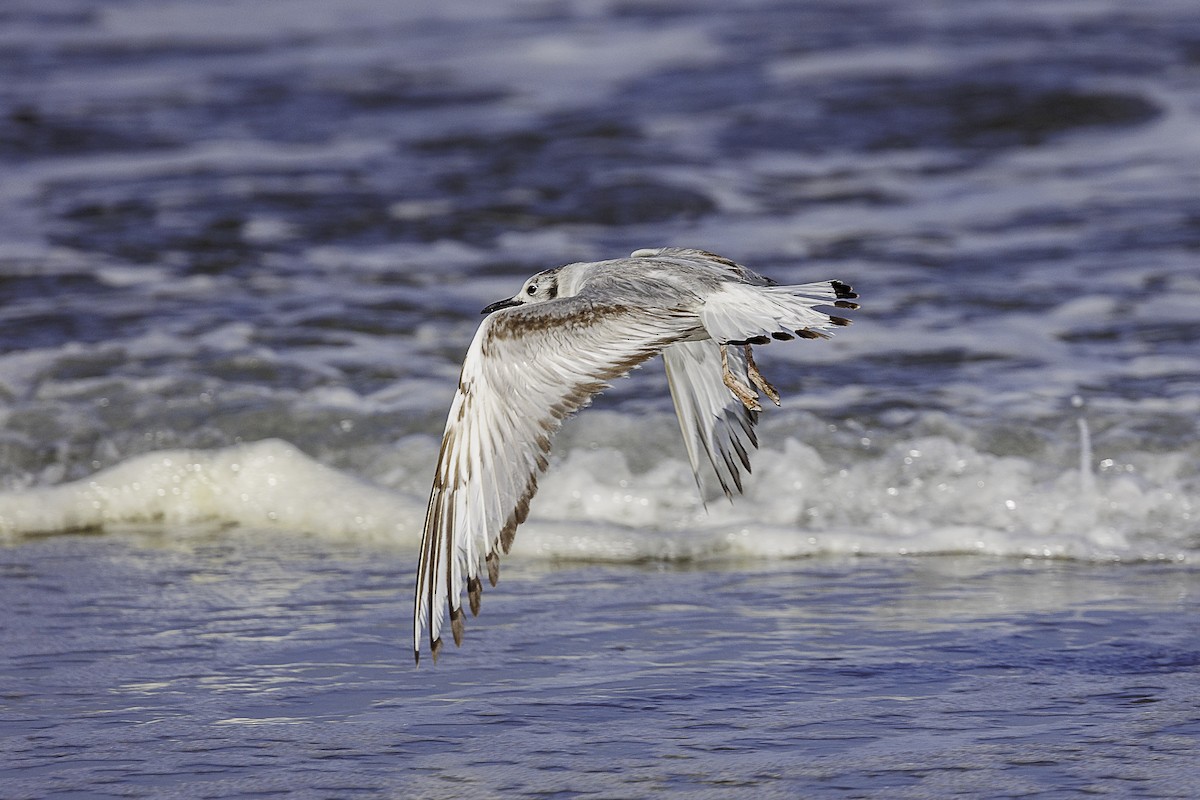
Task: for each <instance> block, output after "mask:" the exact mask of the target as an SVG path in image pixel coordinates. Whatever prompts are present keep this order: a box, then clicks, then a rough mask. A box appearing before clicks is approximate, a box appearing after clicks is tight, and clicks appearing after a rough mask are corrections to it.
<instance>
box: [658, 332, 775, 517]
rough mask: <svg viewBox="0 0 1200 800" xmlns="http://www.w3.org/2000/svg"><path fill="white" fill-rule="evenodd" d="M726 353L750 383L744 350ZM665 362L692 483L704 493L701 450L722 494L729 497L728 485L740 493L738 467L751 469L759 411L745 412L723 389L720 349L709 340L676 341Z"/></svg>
mask: <svg viewBox="0 0 1200 800" xmlns="http://www.w3.org/2000/svg"><path fill="white" fill-rule="evenodd" d="M726 357H727V359H728V363H729V370H730V372H732V373H733V375H734V377H736V378H737V379H738V380H740V381H742V382H743V383H748V382H749V378H748V377H747V374H746V358H745V355H744V354H743V352H742V348H740V347H731V348H729V349H728V350H727V351H726ZM663 363H664V364H666V367H667V384H668V385H669V386H670V387H671V398H672V399H673V400H674V401H675V413H676V414H677V415H678V416H679V427H680V429H681V430H682V431H683V442H684V444H685V445H686V446H687V454H688V459H689V460H690V461H691V462H692V472H693V473H695V475H696V485H697V486H699V487H700V490H701V494H703V491H704V489H703V485H702V483H701V479H700V473H701V467H700V459H701V453H703V454H704V457H707V459H708V463H710V464H712V468H713V471H714V472H716V474H717V480H718V481H719V482H720V484H721V489H722V490H723V491H724V492H725V496H726V497H732V496H733V489H732V488H731V487H733V488H736V489H737V490H738V491H739V492H740V491H742V476H741V470H742V469H745V470H746V472H750V455H749V452H750V450H752V449H753V448H756V447H758V437H756V436H755V435H754V424H755V423H756V422H757V421H758V414H757V412H754V411H750V410H748V409H747V408H746V407H745V406H744V405H742V402H741V401H740V400H738V399H737V398H736V397H735V396H734V395H733V393H731V392H730V391H729V389H728V388H726V386H725V383H724V381H723V380H722V377H721V349H720V347H719V346H718V345H717V343H716V342H714V341H712V340H711V339H703V340H701V341H694V342H676V343H675V344H673V345H670V346H668V347H667V348H666V349H664V350H663ZM739 465H740V466H739Z"/></svg>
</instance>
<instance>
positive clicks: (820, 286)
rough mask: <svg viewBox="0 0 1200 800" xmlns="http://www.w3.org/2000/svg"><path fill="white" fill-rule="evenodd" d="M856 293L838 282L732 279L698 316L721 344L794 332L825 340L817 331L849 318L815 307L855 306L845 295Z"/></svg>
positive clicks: (759, 341) (757, 341) (763, 340)
mask: <svg viewBox="0 0 1200 800" xmlns="http://www.w3.org/2000/svg"><path fill="white" fill-rule="evenodd" d="M857 296H858V295H856V294H854V293H853V292H851V291H850V289H849V287H848V286H846V285H845V284H843V283H839V282H838V281H821V282H820V283H804V284H799V285H796V286H751V285H748V284H745V283H734V282H730V283H725V284H722V286H721V288H720V289H719V290H717V291H715V292H713V293H711V294H710V295H708V297H706V298H705V300H704V308H703V309H701V311H700V320H701V322H703V323H704V329H705V330H706V331H708V333H709V335H710V336H712V338H713V339H716V340H717V342H719V343H720V344H746V343H747V342H749V343H752V344H766V343H767V342H769V341H770V340H771V339H772V338H790V337H791V336H792V335H793V334H799V335H800V336H802V337H805V338H814V337H817V336H821V337H822V338H823V334H821V333H820V332H821V331H824V330H826V329H828V328H832V327H835V326H841V325H848V324H850V321H849V320H847V319H845V318H843V317H837V316H833V315H830V314H826V313H823V312H821V311H818V310H817V309H816V307H817V306H833V307H836V308H850V309H853V308H857V307H858V306H857V304H856V303H852V302H850V301H849V300H847V299H845V298H855V297H857ZM776 334H778V335H776Z"/></svg>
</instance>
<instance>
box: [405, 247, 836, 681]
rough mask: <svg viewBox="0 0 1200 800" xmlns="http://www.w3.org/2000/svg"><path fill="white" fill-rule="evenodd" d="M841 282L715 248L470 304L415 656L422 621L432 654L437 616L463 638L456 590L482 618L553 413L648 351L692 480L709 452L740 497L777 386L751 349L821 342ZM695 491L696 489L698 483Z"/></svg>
mask: <svg viewBox="0 0 1200 800" xmlns="http://www.w3.org/2000/svg"><path fill="white" fill-rule="evenodd" d="M857 298H858V295H857V294H855V293H854V291H853V290H852V289H851V288H850V286H848V285H847V284H845V283H842V282H840V281H835V280H831V281H821V282H819V283H805V284H800V285H795V286H781V285H777V284H776V283H775V282H774V281H772V280H770V279H769V278H764V277H762V276H761V275H758V274H756V273H754V272H752V271H750V270H749V269H747V268H745V267H743V266H741V265H740V264H736V263H734V262H733V261H730V260H729V259H727V258H723V257H721V256H718V255H714V254H713V253H709V252H705V251H703V250H692V249H686V248H679V247H663V248H654V249H646V250H637V251H635V252H634V253H633V254H632V255H631V256H630V257H629V258H618V259H613V260H610V261H597V262H589V263H576V264H567V265H566V266H563V267H558V268H556V269H550V270H546V271H544V272H539V273H537V274H536V275H534V276H533V277H531V278H529V279H528V280H527V281H525V284H524V285H523V286H522V287H521V291H519V292H517V293H516V294H515V295H513V296H512V297H510V298H508V299H506V300H501V301H499V302H496V303H492V304H491V305H489V306H488V307H487V308H485V309H483V312H482V313H483V314H485V315H487V318H486V319H485V320H484V321H483V323H482V324H481V325H480V326H479V330H478V331H476V333H475V338H474V339H473V340H472V341H471V345H470V347H469V348H468V349H467V354H466V357H465V358H464V360H463V366H462V374H461V376H460V377H459V380H458V391H457V392H456V393H455V396H454V401H453V402H452V403H451V404H450V413H449V417H448V419H447V421H446V431H445V434H444V436H443V438H442V446H441V450H440V452H439V453H438V461H437V469H436V471H435V472H434V477H433V488H432V491H431V492H430V495H429V507H428V510H427V511H426V514H425V527H424V533H423V534H422V537H421V553H420V560H419V563H418V568H417V585H416V597H415V601H414V609H413V650H414V655H415V657H416V661H417V663H418V664H419V663H420V660H421V636H422V632H423V631H424V629H425V628H426V627H428V628H429V649H430V652H431V654H432V656H433V659H434V661H437V657H438V652H439V651H440V650H441V647H442V628H443V627H444V624H445V616H446V615H445V613H444V609H445V610H448V611H449V617H450V630H451V632H452V634H453V636H454V643H455V644H456V645H460V644H461V643H462V637H463V625H464V616H465V615H464V613H463V608H462V594H463V591H464V589H465V590H466V594H467V598H468V601H469V604H470V608H471V613H472V615H476V614H478V613H479V604H480V599H481V594H482V590H483V582H482V576H483V574H484V573H485V572H486V574H487V576H488V580H489V582H490V583H491V585H492V586H495V585H496V581H497V579H498V578H499V574H500V553H502V552H503V553H507V552H508V551H509V548H510V547H511V546H512V543H513V537H514V535H515V533H516V530H517V526H518V525H520V524H521V523H522V522H524V521H525V518H526V516H527V515H528V513H529V503H530V500H532V498H533V496H534V493H535V492H536V491H537V480H538V476H539V475H540V474H541V473H542V472H544V471H545V470H546V467H547V465H548V460H547V459H548V456H549V453H550V440H551V437H553V435H554V434H555V432H556V431H557V430H558V428H559V427H560V426H561V424H562V421H563V419H565V418H566V417H567V416H568V415H570V414H572V413H574V412H575V411H578V410H579V409H581V408H583V407H584V406H586V405H588V404H589V403H590V402H591V400H592V398H593V397H594V396H595V395H596V394H597V393H598V392H600V391H601V390H603V389H605V388H607V386H608V382H609V381H611V380H613V379H615V378H619V377H622V376H624V375H625V374H627V373H628V372H629V371H630V370H631V369H633V368H635V367H637V366H639V365H641V364H642V363H643V362H644V361H646V360H648V359H650V358H652V357H653V356H655V355H658V354H659V353H661V354H662V356H663V361H664V363H665V364H666V369H667V383H668V385H669V387H670V391H671V397H672V399H673V400H674V403H675V412H676V414H677V416H678V417H679V425H680V428H681V430H682V431H683V440H684V445H685V447H686V450H687V455H688V460H689V461H690V462H691V467H692V472H693V473H694V475H695V477H696V483H697V485H698V486H701V472H702V467H701V465H702V463H703V462H702V459H704V460H705V461H707V463H708V464H709V465H710V466H711V468H712V471H713V472H714V473H715V474H716V477H717V480H718V482H719V483H720V485H721V489H722V490H723V491H724V493H725V495H726V496H727V497H730V498H732V496H733V490H734V489H736V490H737V491H739V492H740V491H742V474H741V471H742V470H743V469H744V470H745V471H746V472H747V473H749V471H750V457H749V451H750V450H751V449H752V448H755V447H757V446H758V440H757V437H756V436H755V433H754V425H755V423H756V422H757V419H758V412H759V411H761V410H762V406H761V405H760V403H759V399H760V395H759V392H762V393H763V394H765V395H766V396H767V397H769V398H770V399H771V401H772V402H773V403H775V405H779V393H778V392H777V391H775V388H774V387H773V386H771V384H770V383H768V382H767V380H766V379H765V378H763V376H762V374H761V373H760V372H759V370H758V366H757V365H756V364H755V362H754V356H753V354H752V352H751V346H752V345H763V344H767V343H768V342H771V341H787V340H791V339H795V338H801V339H825V338H828V336H829V334H828V333H827V332H826V331H828V330H829V329H830V328H833V327H837V326H844V325H849V324H850V321H849V320H848V319H846V318H844V317H839V316H834V315H831V314H826V313H824V312H822V311H819V310H817V307H818V306H826V307H834V308H844V309H855V308H858V304H857V303H854V302H853V301H854V300H855V299H857ZM701 488H702V487H701Z"/></svg>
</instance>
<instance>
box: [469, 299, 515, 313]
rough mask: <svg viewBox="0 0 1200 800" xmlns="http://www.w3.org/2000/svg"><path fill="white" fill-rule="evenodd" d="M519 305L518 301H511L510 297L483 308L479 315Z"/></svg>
mask: <svg viewBox="0 0 1200 800" xmlns="http://www.w3.org/2000/svg"><path fill="white" fill-rule="evenodd" d="M519 305H521V303H520V302H519V301H517V300H513V299H512V298H511V297H510V298H508V299H507V300H497V301H496V302H494V303H492V304H491V305H490V306H488V307H487V308H485V309H484V310H483V311H480V312H479V313H480V314H490V313H492V312H493V311H499V310H500V309H502V308H512V307H513V306H519Z"/></svg>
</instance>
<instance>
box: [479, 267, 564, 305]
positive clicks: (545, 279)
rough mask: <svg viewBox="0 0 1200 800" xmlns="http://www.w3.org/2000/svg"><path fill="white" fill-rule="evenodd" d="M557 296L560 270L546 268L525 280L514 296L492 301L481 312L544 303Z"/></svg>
mask: <svg viewBox="0 0 1200 800" xmlns="http://www.w3.org/2000/svg"><path fill="white" fill-rule="evenodd" d="M556 297H558V270H557V269H551V270H546V271H545V272H539V273H538V274H537V275H534V276H533V277H532V278H530V279H529V280H527V281H525V285H524V286H522V287H521V291H519V292H517V293H516V294H515V295H513V296H512V297H510V298H508V299H507V300H499V301H497V302H495V303H492V304H491V305H490V306H488V307H487V308H485V309H484V310H483V311H481V312H480V313H482V314H490V313H492V312H493V311H499V310H500V309H502V308H512V307H513V306H523V305H528V304H529V303H544V302H546V301H547V300H553V299H554V298H556Z"/></svg>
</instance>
